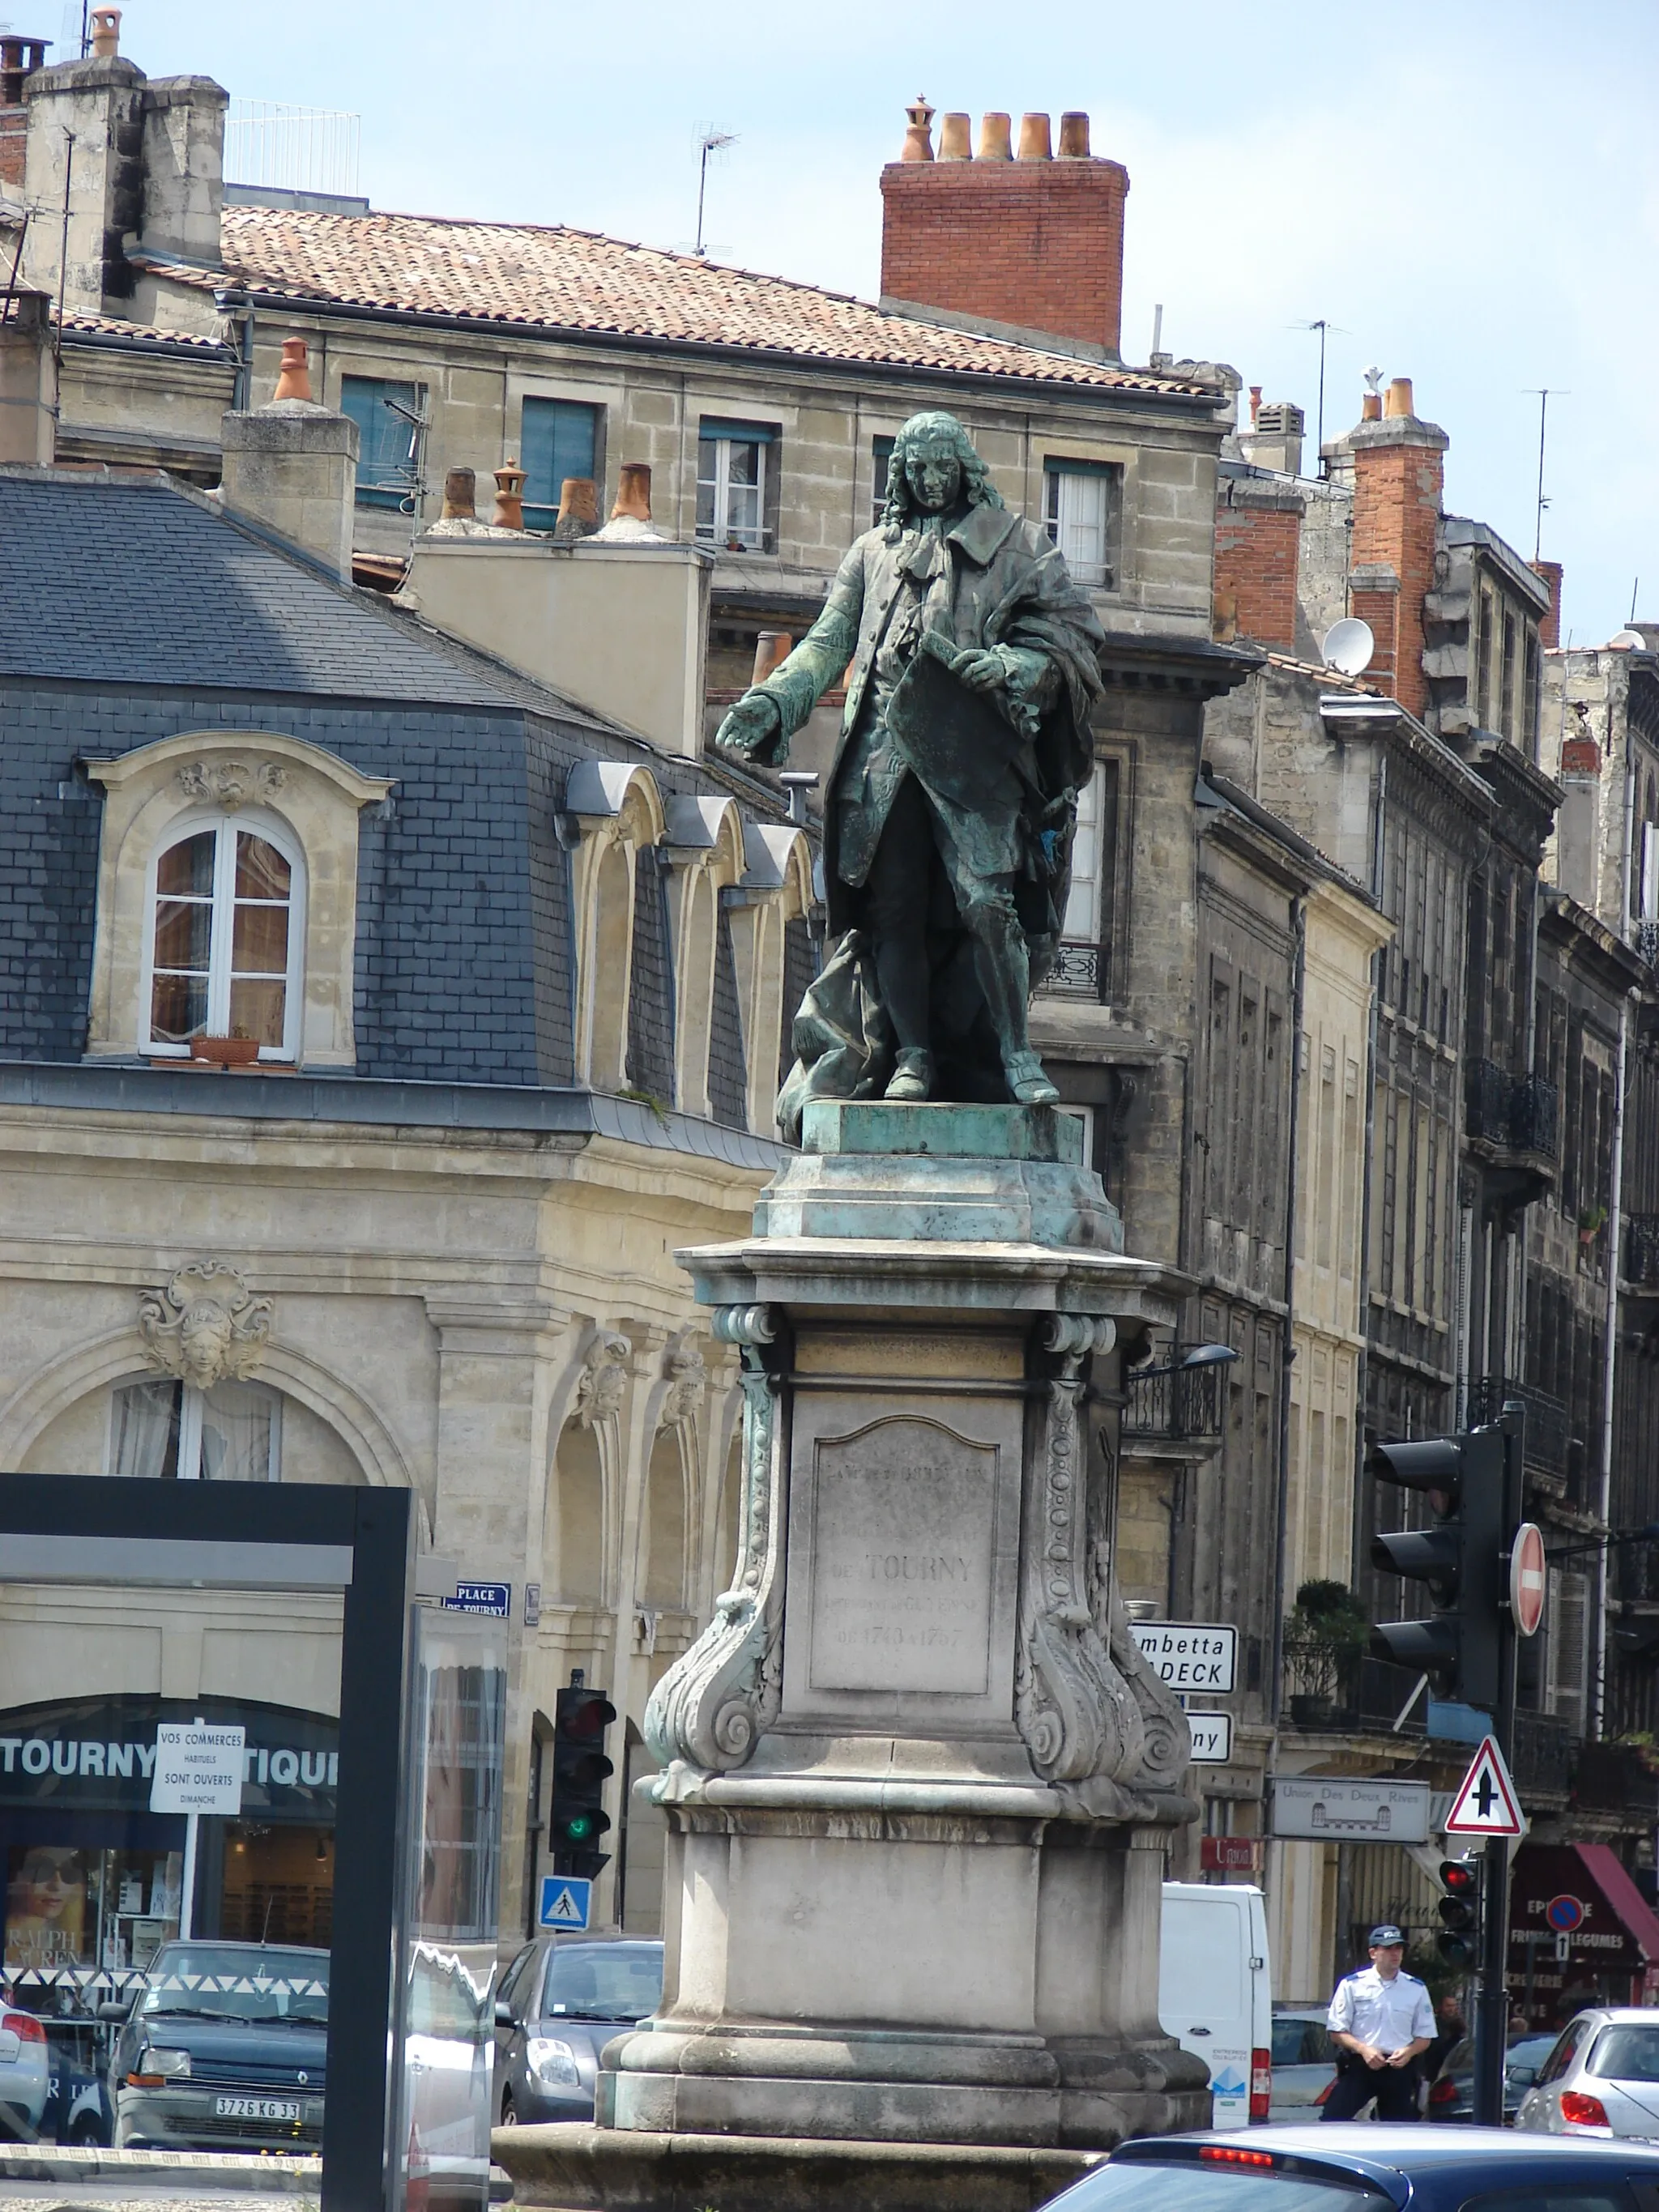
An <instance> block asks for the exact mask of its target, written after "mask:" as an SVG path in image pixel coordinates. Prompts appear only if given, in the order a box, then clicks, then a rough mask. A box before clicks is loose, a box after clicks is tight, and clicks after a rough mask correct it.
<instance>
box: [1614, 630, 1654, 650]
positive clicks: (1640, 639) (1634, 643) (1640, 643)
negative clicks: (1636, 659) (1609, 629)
mask: <svg viewBox="0 0 1659 2212" xmlns="http://www.w3.org/2000/svg"><path fill="white" fill-rule="evenodd" d="M1607 645H1608V647H1609V648H1610V649H1611V650H1612V651H1613V652H1615V653H1645V652H1646V651H1647V649H1648V641H1647V640H1646V638H1644V636H1643V635H1642V633H1641V631H1640V630H1639V629H1621V630H1620V631H1618V632H1617V633H1616V634H1615V635H1613V636H1612V637H1610V638H1609V639H1608V640H1607Z"/></svg>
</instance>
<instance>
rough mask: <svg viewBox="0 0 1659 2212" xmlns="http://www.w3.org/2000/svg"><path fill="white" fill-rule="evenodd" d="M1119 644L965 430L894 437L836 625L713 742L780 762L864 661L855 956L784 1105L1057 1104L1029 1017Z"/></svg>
mask: <svg viewBox="0 0 1659 2212" xmlns="http://www.w3.org/2000/svg"><path fill="white" fill-rule="evenodd" d="M1102 641H1103V633H1102V631H1101V628H1100V624H1099V622H1098V621H1097V618H1096V616H1095V612H1094V610H1093V608H1092V607H1091V605H1090V603H1089V600H1088V598H1087V596H1086V594H1085V592H1083V591H1081V590H1080V589H1079V586H1077V585H1075V584H1074V583H1073V580H1072V578H1071V576H1070V574H1069V573H1068V572H1067V569H1066V563H1065V561H1064V560H1063V558H1062V557H1061V556H1060V552H1059V551H1058V550H1057V549H1056V547H1055V546H1054V544H1051V542H1050V541H1049V538H1048V535H1047V533H1046V532H1044V531H1042V529H1040V528H1038V527H1036V526H1034V525H1032V524H1031V523H1029V522H1024V521H1021V520H1019V519H1018V517H1016V516H1014V515H1012V514H1010V513H1009V512H1008V511H1007V509H1006V507H1005V506H1004V505H1003V502H1002V500H1001V498H1000V495H999V494H998V493H997V492H996V490H995V489H994V488H993V486H992V484H991V483H990V481H989V478H988V477H987V473H986V469H985V464H984V463H983V461H981V459H980V457H979V455H978V454H977V453H975V451H974V448H973V446H972V444H971V443H970V442H969V437H968V434H967V432H966V431H965V430H964V429H963V427H962V425H961V424H960V423H959V422H957V420H956V418H955V416H951V415H945V414H925V415H914V416H911V418H910V420H909V421H908V422H907V423H906V424H905V426H904V428H903V429H902V430H901V431H900V433H899V435H898V436H897V438H896V440H895V441H894V445H893V455H892V459H891V462H890V465H889V468H888V476H887V505H886V511H885V513H884V516H883V519H882V520H881V523H880V524H879V526H878V527H877V528H876V529H874V530H870V531H866V532H865V534H864V536H863V537H862V538H859V539H858V541H857V542H856V544H854V546H853V548H852V550H851V551H850V552H849V553H848V556H847V557H846V559H845V560H844V561H843V562H842V564H841V568H840V569H839V570H838V572H837V574H836V580H835V583H834V585H833V586H832V587H831V589H830V592H829V599H828V600H827V601H826V603H825V605H824V610H823V613H822V614H821V615H820V616H819V617H818V619H817V622H815V623H813V625H812V627H811V629H810V630H809V631H808V632H807V634H806V635H805V637H804V638H803V639H802V640H801V641H800V643H799V645H798V646H797V647H795V649H794V651H793V653H791V654H790V655H789V657H788V659H787V660H785V661H784V662H783V663H782V664H781V665H780V666H779V667H778V668H776V669H775V670H774V671H773V672H772V674H771V675H770V676H769V677H768V678H767V679H766V681H765V682H764V683H763V684H756V685H755V686H754V688H753V689H752V690H749V691H747V692H745V693H744V696H743V697H742V698H741V699H739V700H738V703H737V704H736V706H735V707H733V708H732V710H731V712H730V714H727V715H726V720H724V721H723V722H722V723H721V725H720V730H719V732H718V735H717V738H716V742H717V743H718V744H721V745H725V746H728V747H730V748H731V749H732V750H736V751H741V752H743V753H745V754H748V755H750V756H751V757H754V758H756V759H757V760H762V761H764V762H766V763H769V764H770V765H772V766H777V765H780V764H781V763H782V761H783V760H784V759H785V758H786V757H787V751H788V745H789V740H790V738H792V737H793V734H794V733H795V732H796V731H797V730H798V729H799V728H800V726H801V725H802V724H803V723H804V722H805V720H806V718H807V716H808V715H809V714H811V711H812V708H814V706H816V705H817V702H818V700H819V698H820V697H821V696H822V695H823V693H824V692H825V691H826V690H829V687H830V685H831V684H834V683H835V682H836V679H837V678H839V677H840V675H841V673H842V670H843V669H846V668H847V667H848V662H849V661H850V662H851V664H852V665H851V668H850V671H848V678H847V707H846V713H845V715H844V718H843V720H842V736H841V742H840V744H839V746H838V747H837V749H836V757H835V763H834V765H833V766H832V768H831V769H830V771H829V782H828V787H827V789H826V792H825V799H824V882H825V889H826V895H827V900H828V905H829V930H830V934H831V936H832V938H835V939H838V940H839V941H838V942H837V943H836V945H835V947H834V950H833V951H832V954H831V957H830V958H829V961H828V962H827V963H826V965H825V967H824V969H823V973H822V975H820V976H819V977H818V979H817V982H816V983H815V984H814V985H813V986H812V988H811V990H810V991H809V992H808V994H806V997H805V1000H803V1002H802V1006H801V1011H800V1013H799V1016H798V1017H797V1018H796V1023H795V1030H794V1040H793V1041H794V1047H795V1050H796V1053H797V1054H798V1055H799V1058H798V1060H797V1062H796V1065H795V1066H794V1068H793V1072H792V1073H791V1074H790V1076H789V1079H788V1080H787V1082H786V1084H785V1085H784V1088H783V1093H782V1096H781V1098H780V1101H779V1120H780V1121H781V1124H782V1126H783V1127H784V1129H785V1132H786V1133H787V1134H791V1135H793V1134H794V1133H796V1132H797V1131H798V1129H799V1119H800V1112H801V1108H802V1106H803V1105H804V1104H805V1101H806V1100H807V1099H808V1098H811V1097H839V1098H847V1097H872V1096H874V1095H876V1094H878V1092H881V1091H884V1093H885V1095H886V1097H889V1098H899V1099H923V1098H931V1097H944V1098H951V1099H981V1100H993V1101H1003V1100H1006V1099H1008V1098H1011V1097H1012V1098H1013V1099H1015V1100H1017V1101H1018V1102H1019V1103H1022V1104H1025V1105H1043V1104H1048V1103H1052V1102H1053V1101H1054V1099H1055V1098H1056V1097H1058V1096H1059V1094H1058V1092H1057V1091H1055V1089H1054V1085H1052V1084H1051V1083H1050V1082H1049V1080H1048V1077H1047V1076H1046V1075H1045V1074H1044V1073H1043V1072H1042V1061H1041V1060H1039V1059H1038V1057H1037V1055H1036V1053H1035V1052H1033V1051H1032V1049H1031V1042H1030V1031H1029V1029H1028V1027H1027V1014H1026V1009H1027V1005H1028V1002H1029V1000H1030V994H1031V991H1032V989H1033V987H1035V986H1036V983H1038V982H1039V981H1041V980H1042V976H1043V975H1045V974H1046V973H1047V972H1048V968H1049V967H1050V966H1051V965H1052V963H1053V960H1054V950H1055V947H1056V945H1057V944H1058V941H1059V937H1060V917H1061V915H1062V914H1063V913H1064V911H1065V905H1066V881H1067V878H1068V875H1069V872H1070V860H1071V843H1072V835H1073V829H1074V827H1075V823H1076V818H1077V793H1078V789H1079V786H1080V785H1081V784H1082V782H1083V781H1084V780H1085V778H1086V776H1087V775H1088V774H1089V771H1090V765H1091V758H1092V752H1093V748H1092V745H1091V740H1090V735H1089V712H1090V708H1091V706H1092V704H1093V702H1094V701H1095V699H1096V698H1097V696H1098V695H1099V692H1100V688H1101V686H1100V665H1099V660H1098V657H1097V648H1098V647H1099V646H1100V644H1101V643H1102Z"/></svg>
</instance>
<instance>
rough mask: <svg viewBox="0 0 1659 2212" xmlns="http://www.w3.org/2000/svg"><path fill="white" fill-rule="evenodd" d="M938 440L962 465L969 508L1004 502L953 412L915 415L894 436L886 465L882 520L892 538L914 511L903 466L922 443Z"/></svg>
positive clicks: (937, 411) (938, 411)
mask: <svg viewBox="0 0 1659 2212" xmlns="http://www.w3.org/2000/svg"><path fill="white" fill-rule="evenodd" d="M939 440H942V441H944V442H945V444H947V445H948V446H949V447H950V448H951V452H952V453H955V455H956V457H957V460H958V461H959V462H960V464H961V465H962V487H963V492H964V494H965V495H966V496H967V501H968V504H969V507H1000V506H1001V505H1002V503H1003V501H1002V494H1001V493H1000V491H999V490H998V489H997V488H996V486H995V485H994V483H992V482H991V478H990V473H989V471H987V468H986V465H985V464H984V462H983V461H982V460H981V459H980V457H979V455H978V454H977V453H975V451H974V447H973V441H972V440H971V439H970V438H969V435H968V433H967V432H966V431H965V430H964V429H963V427H962V425H961V423H960V422H957V418H956V416H954V415H946V414H945V413H944V412H943V411H942V410H935V411H933V412H931V413H928V414H925V415H913V416H911V417H910V419H909V421H908V422H907V423H906V424H905V426H904V428H902V430H901V431H900V432H899V434H898V435H897V437H896V438H895V439H894V441H893V452H892V457H891V459H890V460H889V462H888V464H887V503H886V505H885V506H884V507H883V509H882V514H881V520H882V527H883V528H884V530H885V532H886V533H887V535H888V537H889V538H896V537H897V536H898V534H899V532H901V531H902V529H903V527H904V526H905V524H906V523H907V522H908V520H909V519H910V516H911V514H912V513H914V511H915V503H914V501H912V499H911V497H910V483H909V479H908V477H907V476H906V475H905V473H904V465H905V463H906V462H907V461H908V459H909V458H910V456H911V454H912V453H915V449H916V447H918V446H919V445H921V444H922V443H923V442H924V441H927V442H929V443H931V442H933V441H939Z"/></svg>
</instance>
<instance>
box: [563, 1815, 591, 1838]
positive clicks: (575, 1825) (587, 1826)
mask: <svg viewBox="0 0 1659 2212" xmlns="http://www.w3.org/2000/svg"><path fill="white" fill-rule="evenodd" d="M564 1832H565V1833H566V1835H567V1836H568V1837H569V1838H571V1840H572V1842H573V1843H578V1844H580V1843H586V1840H587V1838H588V1837H589V1836H591V1835H592V1832H593V1823H592V1820H591V1819H590V1818H589V1816H588V1815H587V1814H586V1813H573V1814H571V1816H570V1818H569V1819H568V1820H567V1821H566V1822H565V1824H564Z"/></svg>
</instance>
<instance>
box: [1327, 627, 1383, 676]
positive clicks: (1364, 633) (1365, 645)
mask: <svg viewBox="0 0 1659 2212" xmlns="http://www.w3.org/2000/svg"><path fill="white" fill-rule="evenodd" d="M1375 652H1376V638H1375V637H1373V636H1372V635H1371V626H1370V623H1365V622H1361V621H1360V619H1359V617H1358V616H1357V615H1349V616H1347V617H1346V618H1345V619H1344V620H1343V621H1341V622H1340V623H1332V624H1331V626H1330V628H1329V629H1328V630H1327V631H1326V633H1325V635H1324V638H1323V640H1322V642H1321V645H1320V647H1319V657H1320V659H1322V661H1323V662H1324V664H1325V665H1326V667H1327V668H1334V669H1335V670H1336V671H1337V673H1338V674H1339V675H1340V676H1358V674H1359V672H1360V671H1361V670H1362V669H1364V668H1369V667H1370V665H1371V655H1372V654H1373V653H1375Z"/></svg>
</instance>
